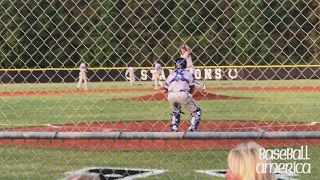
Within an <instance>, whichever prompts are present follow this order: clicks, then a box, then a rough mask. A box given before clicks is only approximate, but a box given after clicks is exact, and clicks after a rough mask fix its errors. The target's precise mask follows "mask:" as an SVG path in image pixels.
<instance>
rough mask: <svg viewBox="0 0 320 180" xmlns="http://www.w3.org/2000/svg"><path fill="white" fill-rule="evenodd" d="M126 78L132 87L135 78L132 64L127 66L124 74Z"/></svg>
mask: <svg viewBox="0 0 320 180" xmlns="http://www.w3.org/2000/svg"><path fill="white" fill-rule="evenodd" d="M126 77H128V78H129V80H130V85H131V86H132V85H133V83H134V81H135V79H136V78H135V76H134V69H133V65H132V64H129V65H128V70H127V72H126Z"/></svg>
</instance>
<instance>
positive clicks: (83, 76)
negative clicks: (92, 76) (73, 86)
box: [77, 62, 88, 91]
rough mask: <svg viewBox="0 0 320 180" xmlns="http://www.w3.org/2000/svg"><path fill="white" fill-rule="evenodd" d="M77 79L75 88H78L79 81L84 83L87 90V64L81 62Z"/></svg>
mask: <svg viewBox="0 0 320 180" xmlns="http://www.w3.org/2000/svg"><path fill="white" fill-rule="evenodd" d="M79 70H80V72H79V81H78V85H77V89H80V86H81V83H82V81H83V83H84V89H85V90H86V91H87V90H88V79H87V66H86V63H84V62H82V63H81V64H80V66H79Z"/></svg>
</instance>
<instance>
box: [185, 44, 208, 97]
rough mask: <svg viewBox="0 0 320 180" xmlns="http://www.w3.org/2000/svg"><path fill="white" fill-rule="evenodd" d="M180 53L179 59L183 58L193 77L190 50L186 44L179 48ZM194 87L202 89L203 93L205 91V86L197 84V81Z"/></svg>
mask: <svg viewBox="0 0 320 180" xmlns="http://www.w3.org/2000/svg"><path fill="white" fill-rule="evenodd" d="M180 51H181V56H180V57H181V58H183V59H184V60H185V61H186V62H187V68H186V69H187V70H188V71H190V72H191V74H192V75H193V77H194V73H195V68H194V65H193V61H192V58H191V49H190V48H189V46H187V45H186V44H183V45H182V46H181V48H180ZM195 85H196V86H198V87H201V88H202V89H203V91H206V86H205V84H202V83H200V82H198V81H197V80H195Z"/></svg>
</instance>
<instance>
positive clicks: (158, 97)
mask: <svg viewBox="0 0 320 180" xmlns="http://www.w3.org/2000/svg"><path fill="white" fill-rule="evenodd" d="M192 97H193V99H195V100H199V101H200V100H235V99H237V100H239V99H247V98H246V97H234V96H224V95H219V94H212V93H207V92H201V91H196V92H195V93H194V94H193V96H192ZM125 99H126V100H131V101H163V100H166V99H167V98H166V94H163V93H156V94H153V95H146V96H139V97H133V98H125Z"/></svg>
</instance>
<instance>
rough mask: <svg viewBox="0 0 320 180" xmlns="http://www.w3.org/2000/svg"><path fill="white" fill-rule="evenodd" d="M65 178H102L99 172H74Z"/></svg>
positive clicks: (79, 179) (95, 179)
mask: <svg viewBox="0 0 320 180" xmlns="http://www.w3.org/2000/svg"><path fill="white" fill-rule="evenodd" d="M65 180H100V177H99V174H98V173H89V172H84V173H74V174H71V175H70V176H68V177H67V178H66V179H65Z"/></svg>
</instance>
